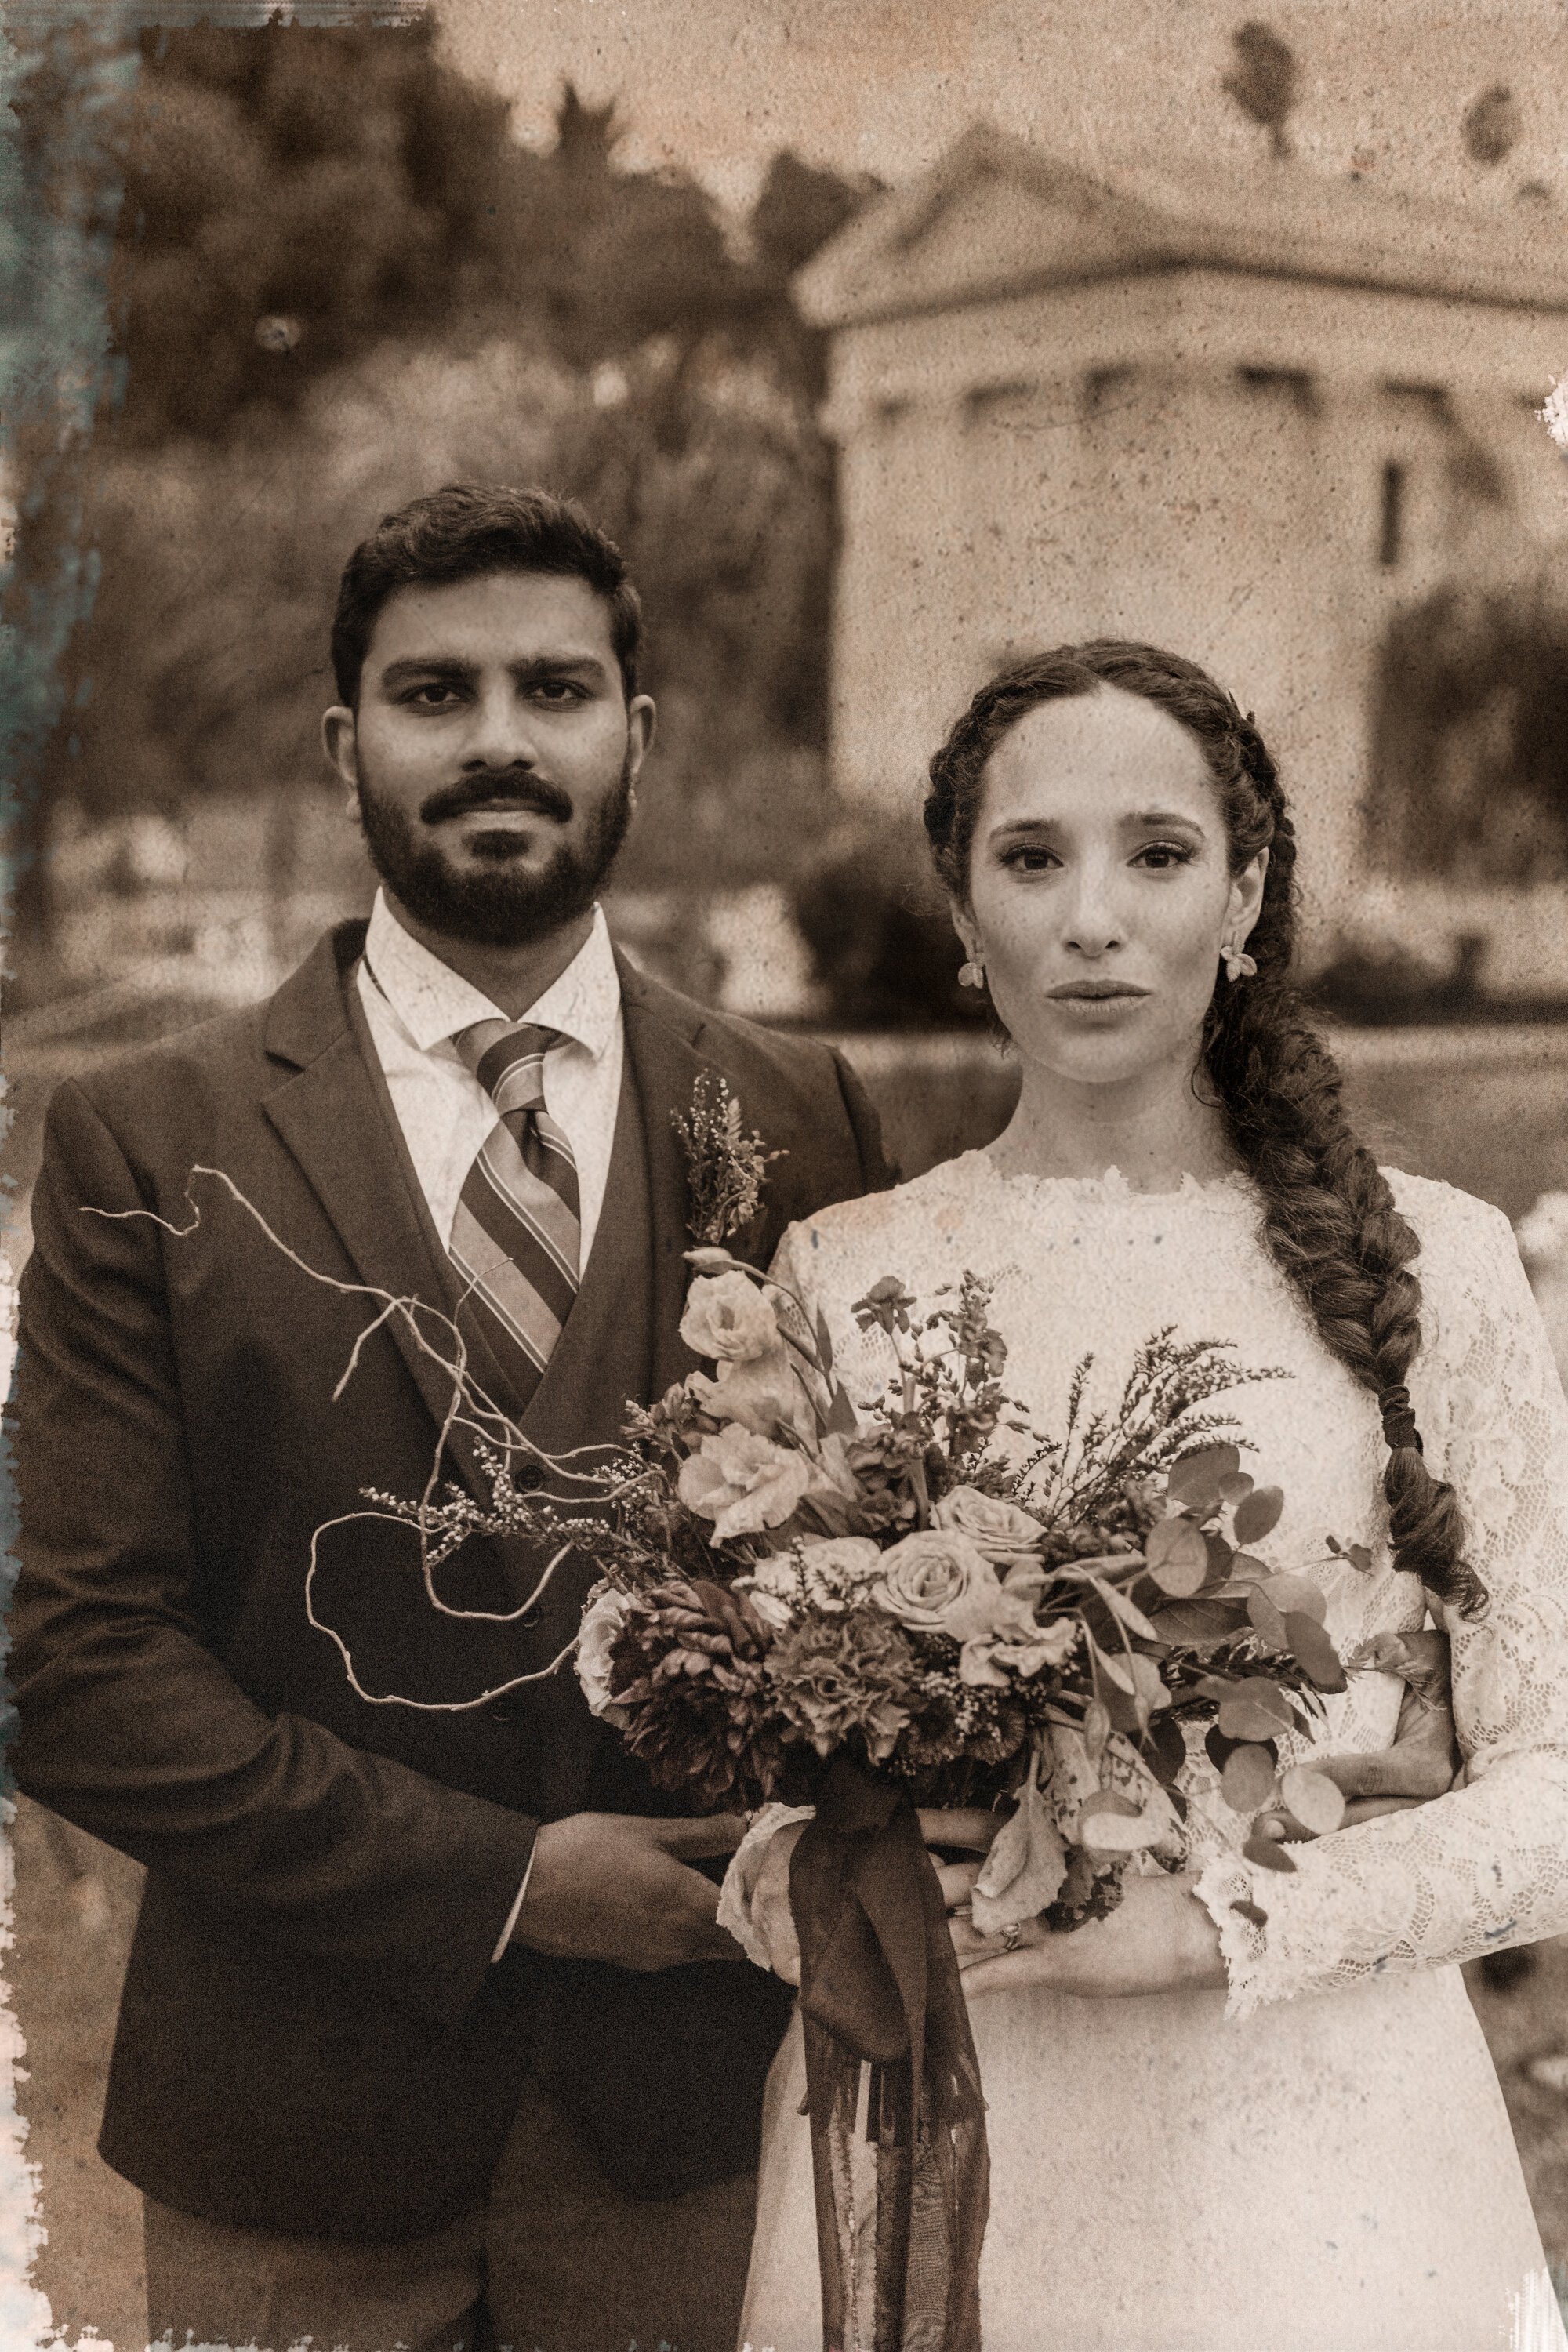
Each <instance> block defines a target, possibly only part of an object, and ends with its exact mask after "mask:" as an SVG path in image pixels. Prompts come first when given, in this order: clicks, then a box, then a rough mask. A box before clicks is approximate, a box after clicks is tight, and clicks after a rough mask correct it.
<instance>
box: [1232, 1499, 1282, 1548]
mask: <svg viewBox="0 0 1568 2352" xmlns="http://www.w3.org/2000/svg"><path fill="white" fill-rule="evenodd" d="M1284 1508H1285V1496H1284V1494H1283V1492H1282V1490H1281V1489H1280V1488H1279V1487H1278V1486H1255V1487H1254V1488H1253V1490H1252V1492H1251V1494H1250V1495H1247V1496H1244V1497H1243V1498H1242V1500H1241V1501H1240V1502H1239V1503H1237V1507H1236V1539H1237V1543H1243V1544H1252V1543H1261V1541H1262V1540H1263V1538H1264V1537H1265V1536H1266V1535H1268V1534H1270V1533H1271V1532H1272V1531H1273V1529H1274V1528H1277V1527H1278V1526H1279V1514H1280V1513H1281V1511H1283V1509H1284Z"/></svg>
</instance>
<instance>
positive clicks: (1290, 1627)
mask: <svg viewBox="0 0 1568 2352" xmlns="http://www.w3.org/2000/svg"><path fill="white" fill-rule="evenodd" d="M1284 1626H1285V1640H1286V1644H1287V1646H1288V1647H1289V1652H1290V1655H1291V1656H1292V1657H1293V1658H1294V1659H1295V1661H1296V1663H1297V1664H1298V1665H1299V1666H1300V1667H1301V1668H1302V1669H1303V1670H1304V1672H1305V1673H1307V1674H1308V1675H1310V1677H1311V1679H1312V1681H1313V1682H1314V1683H1315V1684H1316V1685H1317V1686H1318V1688H1319V1689H1320V1690H1321V1691H1342V1690H1344V1689H1345V1688H1346V1687H1347V1685H1346V1680H1345V1670H1344V1668H1343V1666H1342V1664H1340V1654H1339V1652H1338V1651H1337V1650H1336V1649H1335V1647H1334V1645H1333V1643H1331V1641H1330V1639H1329V1637H1328V1635H1327V1633H1325V1632H1324V1631H1323V1628H1322V1627H1321V1625H1320V1624H1319V1622H1318V1621H1317V1619H1316V1618H1315V1617H1309V1616H1308V1615H1307V1614H1306V1613H1305V1612H1304V1611H1301V1610H1298V1609H1292V1610H1289V1611H1288V1612H1287V1613H1286V1616H1285V1619H1284Z"/></svg>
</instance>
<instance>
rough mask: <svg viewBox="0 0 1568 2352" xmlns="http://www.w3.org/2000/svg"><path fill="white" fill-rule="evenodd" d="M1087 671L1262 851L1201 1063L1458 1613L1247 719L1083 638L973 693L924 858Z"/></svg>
mask: <svg viewBox="0 0 1568 2352" xmlns="http://www.w3.org/2000/svg"><path fill="white" fill-rule="evenodd" d="M1101 684H1103V685H1107V686H1116V687H1120V688H1122V689H1123V690H1124V691H1126V692H1128V693H1131V694H1137V695H1141V696H1142V698H1144V699H1145V700H1146V701H1149V702H1152V703H1155V704H1157V705H1158V706H1159V708H1160V709H1163V710H1167V711H1169V712H1170V714H1171V716H1172V718H1173V719H1176V720H1178V721H1179V723H1180V724H1181V725H1182V726H1184V728H1185V729H1186V730H1187V731H1188V732H1189V733H1190V734H1191V735H1193V736H1194V738H1195V739H1196V740H1197V742H1198V744H1199V745H1200V747H1201V749H1202V751H1203V753H1204V756H1205V760H1206V761H1207V763H1208V767H1209V772H1210V773H1211V775H1212V776H1213V777H1214V780H1215V783H1216V785H1217V786H1218V788H1219V792H1220V796H1221V800H1222V802H1223V804H1224V809H1225V818H1226V832H1227V835H1228V837H1229V844H1230V862H1231V866H1232V868H1233V870H1238V869H1239V868H1240V867H1241V866H1244V865H1246V864H1247V861H1248V860H1249V859H1250V858H1252V857H1255V856H1257V854H1258V851H1259V850H1260V849H1263V848H1265V847H1267V849H1268V853H1269V855H1268V874H1267V877H1266V879H1265V883H1264V890H1263V901H1262V905H1261V908H1260V909H1259V912H1258V920H1257V922H1256V924H1255V925H1254V927H1253V930H1252V933H1251V936H1250V938H1249V939H1248V940H1247V952H1248V953H1249V954H1250V955H1251V956H1252V957H1253V959H1254V960H1255V961H1256V963H1257V965H1258V972H1257V976H1256V978H1254V979H1249V980H1246V981H1240V982H1226V981H1225V980H1220V979H1217V978H1216V982H1215V994H1214V997H1213V1000H1212V1002H1211V1003H1210V1006H1209V1011H1208V1016H1207V1019H1206V1022H1205V1031H1204V1061H1205V1066H1206V1068H1207V1071H1208V1074H1209V1076H1210V1077H1211V1079H1212V1081H1213V1084H1214V1087H1215V1092H1216V1093H1217V1095H1218V1097H1219V1103H1220V1106H1221V1108H1223V1110H1224V1112H1225V1115H1226V1121H1227V1123H1228V1126H1229V1129H1230V1133H1231V1138H1232V1140H1233V1142H1234V1144H1235V1147H1236V1150H1237V1153H1238V1155H1239V1157H1240V1159H1241V1160H1242V1162H1243V1164H1244V1166H1245V1167H1246V1168H1247V1172H1248V1173H1249V1175H1250V1176H1251V1177H1252V1180H1253V1181H1254V1183H1255V1184H1256V1185H1257V1187H1258V1194H1259V1197H1260V1199H1261V1202H1262V1206H1263V1221H1264V1230H1265V1234H1266V1236H1267V1239H1268V1247H1269V1250H1270V1252H1271V1254H1272V1255H1273V1257H1274V1259H1275V1261H1276V1263H1277V1264H1278V1265H1279V1266H1280V1268H1281V1269H1282V1271H1283V1272H1284V1273H1285V1274H1286V1275H1288V1276H1289V1279H1290V1280H1291V1282H1293V1283H1294V1284H1295V1286H1296V1287H1297V1289H1298V1290H1299V1291H1300V1294H1301V1296H1302V1297H1303V1298H1304V1300H1305V1301H1306V1304H1307V1306H1308V1307H1309V1308H1310V1311H1311V1314H1312V1318H1313V1320H1314V1321H1315V1323H1316V1325H1317V1328H1318V1330H1319V1333H1320V1334H1321V1338H1322V1340H1323V1343H1324V1345H1325V1346H1326V1347H1327V1348H1328V1349H1330V1350H1331V1353H1332V1354H1333V1355H1335V1356H1336V1357H1338V1359H1339V1360H1340V1361H1341V1363H1342V1364H1343V1365H1345V1366H1346V1368H1347V1369H1348V1370H1350V1371H1352V1373H1353V1374H1354V1375H1355V1377H1356V1379H1357V1380H1358V1381H1361V1383H1362V1385H1363V1387H1364V1388H1367V1389H1370V1390H1371V1391H1372V1393H1373V1396H1375V1397H1376V1398H1377V1400H1378V1403H1379V1405H1380V1407H1381V1410H1382V1415H1383V1429H1384V1437H1385V1439H1386V1441H1387V1444H1388V1449H1389V1451H1388V1459H1387V1463H1386V1465H1385V1466H1384V1479H1383V1486H1384V1496H1385V1497H1386V1499H1387V1503H1388V1511H1389V1534H1390V1540H1391V1543H1392V1545H1393V1549H1394V1566H1395V1567H1396V1568H1399V1569H1403V1570H1406V1571H1407V1572H1408V1573H1409V1574H1411V1575H1413V1576H1418V1577H1419V1578H1420V1579H1421V1580H1422V1582H1423V1584H1425V1585H1426V1588H1427V1589H1428V1591H1431V1592H1432V1593H1434V1594H1435V1595H1436V1597H1437V1598H1438V1599H1439V1600H1442V1601H1446V1602H1448V1603H1450V1604H1451V1605H1452V1606H1454V1607H1456V1608H1457V1609H1458V1611H1459V1612H1460V1614H1461V1615H1463V1616H1466V1617H1470V1616H1475V1615H1477V1614H1479V1612H1481V1611H1482V1610H1483V1609H1484V1608H1485V1607H1486V1603H1487V1592H1486V1588H1485V1586H1484V1585H1483V1584H1482V1583H1481V1581H1480V1580H1479V1577H1478V1576H1477V1575H1476V1574H1475V1572H1474V1570H1472V1569H1471V1568H1469V1567H1468V1564H1467V1563H1466V1560H1465V1558H1464V1549H1465V1525H1464V1520H1463V1517H1462V1515H1461V1513H1460V1510H1459V1505H1458V1497H1457V1496H1456V1495H1455V1493H1454V1490H1453V1488H1452V1487H1451V1486H1447V1485H1446V1484H1445V1483H1444V1482H1443V1481H1442V1480H1441V1479H1438V1478H1435V1477H1434V1476H1433V1475H1432V1474H1431V1472H1430V1471H1429V1470H1428V1469H1427V1467H1426V1463H1425V1461H1424V1460H1423V1458H1422V1453H1421V1435H1420V1432H1419V1430H1418V1429H1417V1427H1416V1424H1415V1414H1414V1413H1413V1412H1412V1410H1411V1406H1410V1395H1409V1391H1408V1388H1407V1386H1406V1381H1407V1378H1408V1374H1409V1371H1410V1367H1411V1365H1412V1363H1413V1362H1414V1361H1415V1356H1416V1353H1417V1351H1418V1349H1419V1348H1420V1344H1421V1321H1420V1316H1421V1286H1420V1284H1419V1283H1418V1282H1417V1280H1416V1278H1415V1275H1414V1273H1412V1271H1411V1265H1412V1263H1413V1261H1414V1260H1415V1257H1416V1256H1417V1255H1418V1254H1419V1251H1420V1243H1419V1241H1418V1239H1417V1237H1416V1235H1415V1233H1414V1231H1413V1230H1412V1228H1411V1227H1410V1225H1408V1224H1407V1223H1406V1222H1405V1219H1404V1218H1403V1217H1402V1216H1401V1215H1400V1213H1399V1212H1398V1210H1397V1208H1396V1207H1395V1206H1394V1196H1393V1194H1392V1192H1390V1191H1389V1188H1388V1184H1387V1181H1386V1180H1385V1179H1384V1175H1383V1173H1382V1171H1381V1170H1380V1169H1379V1167H1378V1165H1377V1162H1376V1160H1374V1159H1373V1155H1372V1153H1371V1152H1370V1151H1369V1150H1367V1148H1366V1146H1365V1145H1364V1144H1363V1142H1362V1141H1361V1139H1359V1137H1358V1136H1357V1135H1356V1133H1355V1131H1354V1129H1352V1126H1351V1124H1350V1121H1349V1120H1348V1118H1346V1116H1345V1113H1344V1110H1343V1108H1342V1105H1341V1100H1340V1089H1341V1077H1340V1072H1339V1068H1338V1066H1337V1064H1336V1063H1335V1061H1334V1058H1333V1056H1332V1055H1331V1053H1330V1052H1329V1050H1328V1047H1327V1046H1326V1045H1324V1043H1323V1041H1322V1039H1321V1036H1320V1035H1319V1034H1318V1033H1317V1031H1316V1030H1315V1029H1314V1028H1313V1026H1312V1025H1311V1024H1310V1021H1309V1020H1308V1019H1307V1017H1306V1015H1305V1013H1304V1011H1303V1008H1302V1005H1301V1001H1300V995H1299V993H1298V992H1297V990H1296V988H1295V987H1294V986H1293V985H1292V983H1291V981H1290V978H1289V971H1290V964H1291V961H1292V957H1293V954H1294V950H1295V940H1296V882H1295V865H1296V836H1295V833H1294V829H1293V828H1292V825H1291V823H1290V818H1289V811H1288V809H1287V807H1286V803H1285V797H1284V794H1283V793H1282V792H1281V790H1280V787H1279V777H1278V774H1277V773H1276V771H1275V766H1274V762H1273V760H1272V759H1271V758H1270V756H1269V754H1268V749H1267V747H1266V746H1265V744H1264V741H1263V739H1262V737H1261V736H1260V735H1259V733H1258V729H1257V727H1256V726H1255V724H1254V723H1253V721H1252V719H1251V718H1250V717H1246V718H1244V717H1243V715H1242V713H1241V711H1240V710H1239V709H1238V708H1237V705H1236V703H1235V702H1234V701H1233V700H1232V699H1231V698H1230V696H1229V695H1228V694H1226V692H1225V691H1224V689H1223V688H1220V687H1218V686H1216V685H1215V682H1214V680H1213V679H1212V678H1210V677H1208V676H1207V675H1206V674H1205V672H1204V671H1203V670H1201V669H1199V668H1198V667H1197V666H1196V664H1195V663H1193V662H1189V661H1185V660H1184V659H1183V658H1182V656H1180V655H1177V654H1168V653H1163V652H1161V651H1159V650H1158V649H1157V648H1155V647H1154V646H1142V645H1133V644H1127V643H1123V642H1121V641H1119V640H1115V639H1100V640H1096V641H1094V642H1091V643H1089V644H1086V645H1080V646H1062V647H1060V648H1058V650H1057V651H1056V652H1054V653H1048V654H1043V655H1040V656H1037V657H1036V658H1035V659H1033V660H1030V661H1026V662H1021V663H1019V664H1017V665H1016V667H1013V668H1012V669H1009V670H1006V671H1004V672H1003V673H1002V674H1001V675H1000V676H999V677H995V678H994V679H993V680H992V681H991V683H990V684H989V685H988V686H986V687H983V688H981V690H980V692H979V693H978V694H977V695H976V696H975V698H974V699H973V702H972V703H971V704H970V707H969V709H967V710H966V711H965V712H964V714H963V718H962V719H960V720H959V721H958V724H957V725H956V727H954V729H953V730H952V734H951V735H950V736H949V737H948V740H947V741H946V742H945V743H944V744H943V745H942V750H941V751H939V752H938V753H937V755H936V757H935V759H934V760H933V761H931V790H930V793H928V795H927V799H926V803H925V825H926V832H927V835H928V836H929V838H930V841H931V850H932V853H933V856H934V857H935V860H936V865H937V868H938V871H939V872H940V874H941V875H942V880H943V881H944V882H945V883H946V885H947V887H948V888H949V889H950V890H951V891H952V892H953V893H954V895H955V896H957V897H959V898H964V897H966V896H967V892H968V879H969V856H970V847H971V844H972V841H973V833H974V826H975V822H976V819H977V816H978V814H979V806H980V799H981V793H982V791H983V781H984V769H985V763H986V761H988V760H989V758H990V756H991V753H992V751H994V748H995V746H996V744H997V743H998V742H999V741H1000V740H1001V739H1002V737H1003V736H1004V735H1005V733H1006V732H1007V730H1008V729H1009V728H1011V727H1012V726H1014V725H1015V724H1016V722H1017V721H1018V720H1019V719H1022V718H1023V717H1024V716H1025V715H1026V712H1028V711H1029V710H1032V709H1036V708H1037V706H1038V705H1039V704H1041V703H1044V702H1049V701H1054V700H1056V699H1058V698H1060V697H1063V696H1068V695H1079V694H1086V693H1090V692H1092V691H1093V690H1094V688H1096V687H1097V686H1099V685H1101Z"/></svg>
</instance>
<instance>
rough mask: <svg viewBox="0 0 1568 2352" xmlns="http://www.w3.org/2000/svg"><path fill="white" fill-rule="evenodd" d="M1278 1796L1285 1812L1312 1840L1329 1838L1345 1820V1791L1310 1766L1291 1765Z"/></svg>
mask: <svg viewBox="0 0 1568 2352" xmlns="http://www.w3.org/2000/svg"><path fill="white" fill-rule="evenodd" d="M1279 1794H1280V1797H1281V1799H1282V1800H1283V1801H1284V1804H1285V1807H1286V1810H1287V1811H1289V1812H1290V1813H1292V1814H1294V1816H1295V1818H1296V1820H1297V1821H1299V1822H1300V1824H1301V1827H1302V1828H1303V1829H1304V1830H1310V1831H1311V1832H1312V1835H1313V1836H1314V1837H1329V1836H1331V1834H1332V1833H1333V1832H1334V1831H1335V1830H1337V1829H1338V1828H1339V1826H1340V1824H1341V1822H1342V1821H1343V1820H1344V1817H1345V1800H1344V1791H1343V1790H1342V1789H1340V1788H1338V1787H1336V1785H1335V1783H1334V1782H1333V1781H1332V1780H1330V1778H1329V1776H1328V1774H1327V1773H1326V1772H1314V1771H1313V1769H1312V1768H1311V1766H1310V1764H1296V1765H1293V1766H1292V1767H1291V1769H1290V1770H1289V1772H1287V1773H1286V1774H1285V1776H1284V1778H1283V1779H1282V1780H1281V1781H1280V1783H1279Z"/></svg>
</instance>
